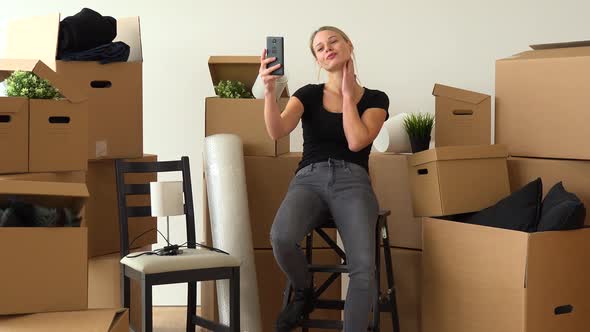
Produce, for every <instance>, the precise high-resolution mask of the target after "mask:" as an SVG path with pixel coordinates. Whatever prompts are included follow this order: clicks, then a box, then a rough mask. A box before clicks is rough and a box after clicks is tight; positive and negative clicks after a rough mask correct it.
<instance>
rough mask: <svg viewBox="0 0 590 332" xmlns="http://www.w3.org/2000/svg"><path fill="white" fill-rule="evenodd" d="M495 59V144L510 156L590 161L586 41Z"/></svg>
mask: <svg viewBox="0 0 590 332" xmlns="http://www.w3.org/2000/svg"><path fill="white" fill-rule="evenodd" d="M531 48H533V50H529V51H525V52H522V53H518V54H516V55H513V56H511V57H507V58H505V59H500V60H497V61H496V127H495V130H496V142H497V143H501V144H505V145H507V146H508V152H509V153H510V155H511V156H518V157H538V158H559V159H584V160H590V145H588V144H586V142H588V140H589V139H590V131H588V128H587V123H588V110H589V109H590V98H588V91H589V90H590V80H588V77H589V76H590V41H584V42H572V43H558V44H545V45H533V46H531Z"/></svg>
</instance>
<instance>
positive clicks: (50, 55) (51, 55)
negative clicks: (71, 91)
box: [5, 14, 143, 159]
mask: <svg viewBox="0 0 590 332" xmlns="http://www.w3.org/2000/svg"><path fill="white" fill-rule="evenodd" d="M59 22H60V15H59V14H53V15H47V16H41V17H32V18H26V19H21V20H17V21H13V22H10V23H9V24H8V42H7V47H6V52H5V54H6V55H7V58H13V59H41V60H42V61H43V62H44V63H45V64H47V65H48V66H49V67H50V68H51V69H53V70H54V71H56V72H57V73H58V74H59V75H60V77H63V78H64V82H68V84H72V85H73V86H75V87H77V88H79V89H81V91H80V93H82V94H83V95H84V96H87V97H88V108H89V110H88V124H89V127H88V129H87V131H88V136H87V138H86V139H85V140H76V141H75V142H76V143H78V144H81V143H82V142H88V144H87V146H86V147H85V148H84V152H85V153H86V154H87V159H98V158H133V157H141V156H142V155H143V114H142V51H141V35H140V28H139V18H138V17H129V18H118V19H117V38H116V39H115V41H123V42H125V43H126V44H128V45H129V46H130V48H131V53H130V56H129V60H128V61H127V62H119V63H111V64H106V65H101V64H100V63H98V62H93V61H56V60H55V59H56V50H57V44H58V35H59ZM31 114H33V112H31ZM65 150H67V149H65Z"/></svg>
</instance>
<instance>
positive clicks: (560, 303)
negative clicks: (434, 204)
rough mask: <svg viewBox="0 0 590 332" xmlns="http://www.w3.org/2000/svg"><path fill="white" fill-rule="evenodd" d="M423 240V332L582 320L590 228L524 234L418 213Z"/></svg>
mask: <svg viewBox="0 0 590 332" xmlns="http://www.w3.org/2000/svg"><path fill="white" fill-rule="evenodd" d="M423 246H424V251H423V254H422V255H423V269H424V270H423V274H422V276H423V279H422V280H423V281H422V290H423V292H422V294H423V298H422V303H423V306H422V314H423V315H422V324H423V328H424V332H434V331H436V332H451V331H452V332H463V331H465V332H468V331H469V332H471V331H481V332H487V331H522V332H529V331H531V332H532V331H534V332H545V331H584V330H585V329H586V328H587V327H588V326H589V324H590V315H589V312H590V300H589V299H588V296H587V294H589V292H590V284H589V283H588V280H587V276H588V273H589V272H590V266H589V265H588V258H587V253H588V251H589V250H590V229H579V230H574V231H562V232H540V233H525V232H518V231H512V230H506V229H500V228H493V227H483V226H477V225H471V224H465V223H458V222H452V221H444V220H437V219H430V218H426V219H425V220H424V243H423ZM564 311H565V312H564Z"/></svg>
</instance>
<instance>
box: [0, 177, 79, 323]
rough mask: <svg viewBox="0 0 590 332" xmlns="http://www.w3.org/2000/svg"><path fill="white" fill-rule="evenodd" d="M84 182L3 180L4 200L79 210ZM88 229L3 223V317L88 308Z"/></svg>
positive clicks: (0, 300) (0, 303)
mask: <svg viewBox="0 0 590 332" xmlns="http://www.w3.org/2000/svg"><path fill="white" fill-rule="evenodd" d="M87 198H88V190H87V189H86V185H85V184H81V183H57V182H34V181H16V180H4V181H0V204H1V203H6V202H8V201H10V200H14V199H18V200H20V201H23V202H28V203H33V204H40V205H42V206H46V207H67V208H70V209H71V210H72V212H74V214H80V211H81V210H82V208H83V206H84V204H85V202H86V199H87ZM87 236H88V232H87V229H86V227H0V262H2V273H0V294H2V296H0V315H6V314H22V313H34V312H49V311H69V310H83V309H86V308H87V305H88V296H87V294H88V290H87V284H88V276H87V266H88V258H87V252H86V251H87V239H88V238H87Z"/></svg>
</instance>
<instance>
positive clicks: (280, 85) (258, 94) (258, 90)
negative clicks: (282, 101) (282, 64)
mask: <svg viewBox="0 0 590 332" xmlns="http://www.w3.org/2000/svg"><path fill="white" fill-rule="evenodd" d="M288 81H289V79H288V78H287V75H283V76H280V77H279V78H277V80H276V85H275V96H277V100H278V99H279V98H280V97H281V94H283V91H284V90H285V88H286V87H287V82H288ZM252 94H253V95H254V98H257V99H264V82H262V78H260V75H258V77H256V81H255V82H254V86H252Z"/></svg>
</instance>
